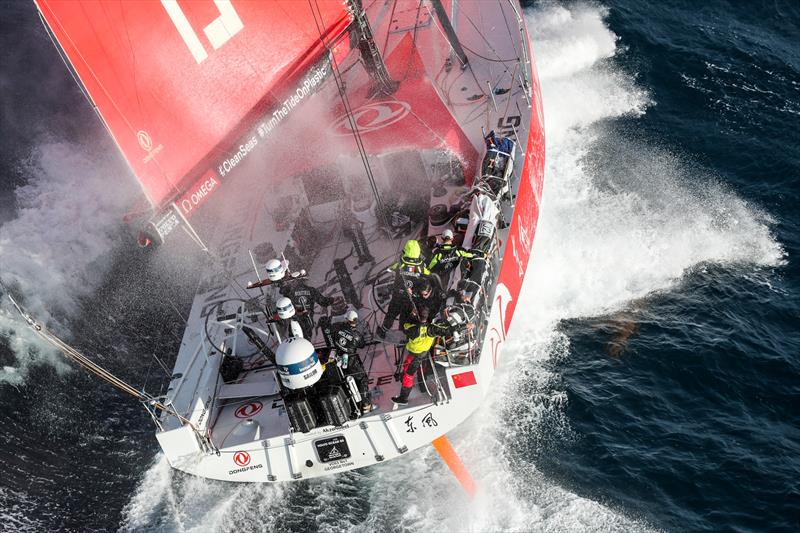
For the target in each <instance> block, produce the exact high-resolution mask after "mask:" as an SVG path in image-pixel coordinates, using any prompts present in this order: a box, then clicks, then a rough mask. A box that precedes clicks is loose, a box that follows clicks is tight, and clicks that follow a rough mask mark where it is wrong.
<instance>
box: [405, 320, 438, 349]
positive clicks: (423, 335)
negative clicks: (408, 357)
mask: <svg viewBox="0 0 800 533" xmlns="http://www.w3.org/2000/svg"><path fill="white" fill-rule="evenodd" d="M414 326H415V324H406V325H405V326H403V328H404V329H406V330H409V329H411V328H413V327H414ZM434 342H436V336H435V335H434V336H430V335H429V333H428V326H423V325H420V326H419V333H418V334H417V336H416V337H413V338H410V339H408V342H406V350H408V352H409V353H412V354H414V355H418V354H423V353H425V352H427V351H428V350H430V349H431V347H432V346H433V343H434Z"/></svg>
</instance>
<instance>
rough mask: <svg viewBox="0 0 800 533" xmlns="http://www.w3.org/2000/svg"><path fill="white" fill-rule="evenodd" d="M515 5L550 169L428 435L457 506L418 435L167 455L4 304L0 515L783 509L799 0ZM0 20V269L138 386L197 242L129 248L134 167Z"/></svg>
mask: <svg viewBox="0 0 800 533" xmlns="http://www.w3.org/2000/svg"><path fill="white" fill-rule="evenodd" d="M525 16H526V18H527V20H528V23H529V29H530V32H531V37H532V40H533V46H534V51H535V57H536V61H537V65H538V69H539V76H540V78H541V81H542V89H543V98H544V107H545V119H546V126H547V169H546V172H547V174H546V183H545V190H544V202H543V205H542V213H541V219H540V225H539V230H538V233H537V235H536V240H535V242H534V248H533V256H532V263H531V267H530V270H529V273H528V277H527V279H526V284H525V287H524V291H523V296H522V298H523V299H524V305H521V306H520V309H525V310H526V311H525V312H520V313H518V314H517V316H515V318H514V323H513V325H512V332H511V336H510V340H509V344H508V346H507V347H506V351H505V353H504V356H503V360H502V363H501V367H500V368H499V372H498V374H497V375H496V376H495V382H494V383H495V385H494V390H493V391H492V392H491V394H490V395H489V397H488V398H487V401H486V404H485V405H484V406H483V407H482V408H481V409H480V410H479V411H478V412H477V413H476V414H475V415H474V416H473V417H471V418H470V419H469V420H468V421H467V422H466V423H465V424H463V425H462V426H460V427H459V428H458V429H457V430H456V431H454V432H453V433H452V434H451V435H450V439H451V441H452V442H453V444H454V446H455V447H456V448H457V450H458V451H459V452H460V454H461V455H462V458H463V459H464V461H465V463H466V464H467V465H468V467H469V468H470V469H471V471H472V473H473V475H474V477H475V478H476V479H477V480H478V484H479V493H478V496H477V498H476V499H475V501H472V502H470V501H467V500H466V498H465V497H464V495H463V493H462V492H461V490H460V488H459V487H458V485H457V483H456V481H455V480H454V478H453V477H452V476H451V475H450V474H449V472H448V471H447V469H446V467H445V466H444V465H443V464H442V463H441V461H440V460H439V459H438V457H437V456H436V454H435V452H434V451H433V450H432V449H423V450H418V451H416V452H414V453H411V454H409V456H408V457H406V458H404V459H401V460H396V461H392V462H389V463H387V464H383V465H380V466H378V467H374V468H368V469H364V470H360V471H356V472H350V473H347V474H344V475H340V476H338V477H335V478H326V479H320V480H313V481H308V482H300V483H293V484H287V485H278V486H263V485H238V484H226V483H220V482H213V481H208V480H202V479H197V478H193V477H190V476H185V475H182V474H180V473H176V472H173V471H171V470H170V469H169V467H168V466H167V464H166V461H165V460H164V458H163V456H162V455H161V454H160V453H159V450H158V446H157V444H156V442H155V439H154V437H153V435H152V427H151V426H152V425H151V423H150V421H149V420H148V419H147V417H146V415H145V414H144V413H143V412H142V410H141V408H140V407H139V406H138V405H136V402H134V401H131V400H128V399H127V398H122V397H120V396H117V395H116V394H115V393H114V392H113V391H111V390H109V389H108V388H107V387H106V386H104V385H102V384H99V383H98V382H97V381H96V380H93V379H92V378H90V377H87V376H84V375H83V374H82V373H80V372H78V371H76V370H72V369H71V368H70V367H69V365H67V364H66V363H64V362H63V361H62V360H61V359H60V357H59V356H58V354H56V353H54V352H53V351H52V350H50V349H49V348H47V347H46V346H42V345H41V344H39V343H38V341H37V340H36V339H35V338H34V337H32V335H31V334H30V333H29V332H27V331H26V328H25V327H24V325H22V324H20V322H19V321H18V320H17V319H16V317H15V316H14V314H13V313H12V312H11V310H10V309H9V308H8V306H7V302H3V303H2V305H0V369H2V370H0V443H2V446H0V469H1V470H0V471H2V476H0V529H3V530H9V531H43V530H70V531H106V530H117V529H121V530H125V531H187V532H189V531H191V532H205V531H272V530H278V529H280V530H284V531H294V530H321V531H342V530H352V531H373V530H378V531H384V530H386V531H500V530H505V531H658V530H664V531H729V530H736V531H797V530H798V529H800V486H798V479H800V270H799V269H798V266H797V259H796V258H797V256H798V253H799V252H800V237H799V236H800V231H799V230H800V209H798V207H797V205H798V201H800V134H798V124H799V123H800V44H798V43H800V29H799V28H800V8H798V7H797V6H796V4H795V3H793V2H788V1H787V2H769V3H767V2H763V3H757V2H748V3H741V4H739V3H727V2H721V1H710V2H704V3H702V4H698V5H690V4H687V3H683V2H671V1H665V2H659V3H652V4H650V3H644V2H634V1H631V0H627V1H623V0H618V1H607V2H603V3H595V2H592V3H586V2H568V3H556V2H543V3H533V4H532V5H526V7H525ZM0 20H2V32H0V39H2V41H0V44H2V52H0V53H2V57H3V61H2V65H3V68H2V73H0V80H1V81H2V110H3V117H2V138H3V141H4V142H3V144H2V146H1V147H0V150H2V152H0V165H2V166H1V167H0V172H2V173H1V174H0V275H2V278H3V280H4V281H6V282H8V283H12V284H13V285H14V286H15V288H16V289H17V291H18V292H19V293H20V294H22V295H24V298H25V303H26V305H28V306H29V307H30V308H31V309H32V310H34V311H35V312H36V313H37V314H38V315H39V316H41V317H43V318H46V319H47V320H49V321H51V323H52V324H54V326H55V327H56V328H57V329H58V330H59V331H60V332H61V333H62V334H64V335H65V336H68V337H69V338H70V339H72V340H73V341H74V342H75V343H76V344H77V345H79V346H80V347H81V348H82V349H84V350H85V351H87V352H88V353H91V354H93V355H95V356H96V357H98V359H100V360H101V361H102V362H103V364H104V365H106V366H107V367H108V368H109V369H111V370H113V371H115V372H118V373H119V374H120V375H122V376H123V377H125V378H126V379H129V380H130V381H132V382H134V383H137V384H140V385H141V384H145V385H146V386H147V387H148V389H151V390H157V389H158V386H159V384H160V383H161V382H162V381H163V379H162V378H163V371H162V370H160V367H159V364H158V361H157V360H156V358H155V356H158V357H166V354H169V353H172V352H173V351H174V350H175V347H176V346H177V344H178V339H179V338H180V335H181V331H182V323H181V320H180V318H179V317H178V316H177V313H176V311H175V309H179V310H180V309H185V308H186V306H187V305H188V302H189V300H188V294H189V289H190V288H191V282H190V281H189V280H190V279H191V277H192V275H191V274H192V272H193V268H195V263H194V261H193V257H192V256H191V255H190V254H188V253H184V251H181V253H180V254H177V253H174V252H173V253H171V254H168V253H159V254H154V255H149V256H148V255H142V254H141V253H139V251H138V249H137V248H136V246H135V243H133V242H132V241H131V239H129V238H128V236H127V235H126V233H125V231H124V229H123V228H122V227H121V224H120V223H119V221H120V219H121V218H122V216H123V215H124V214H125V211H126V209H127V208H128V207H129V206H130V205H131V203H132V202H133V201H134V200H135V198H136V188H135V186H134V185H133V180H132V178H131V177H130V175H129V171H128V170H127V168H126V167H125V165H124V162H123V161H122V160H121V157H120V156H119V155H117V153H116V152H115V149H114V147H113V144H112V143H111V142H110V140H109V139H108V138H107V136H106V135H105V133H104V131H103V130H102V127H101V126H100V124H99V123H98V121H97V119H96V118H95V117H94V115H93V112H92V111H91V109H89V108H88V106H87V105H86V104H85V103H84V101H83V98H82V96H81V94H80V92H79V91H78V90H77V88H75V86H74V84H73V82H72V80H71V79H70V78H69V75H68V74H67V73H66V71H65V69H64V67H63V65H62V64H61V63H60V60H59V59H58V56H57V55H56V54H55V52H54V50H53V49H52V46H51V45H50V43H49V42H48V41H47V37H46V35H45V33H44V31H43V30H42V28H41V25H40V24H39V21H38V19H37V17H36V14H35V9H34V8H33V7H32V5H28V4H26V3H20V4H9V5H7V6H6V7H4V13H3V15H2V18H1V19H0ZM176 256H181V257H183V259H182V260H177V259H176ZM487 450H489V453H487Z"/></svg>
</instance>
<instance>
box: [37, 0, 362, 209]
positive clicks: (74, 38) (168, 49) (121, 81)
mask: <svg viewBox="0 0 800 533" xmlns="http://www.w3.org/2000/svg"><path fill="white" fill-rule="evenodd" d="M36 1H37V6H38V8H39V11H40V12H41V15H42V18H43V19H44V21H45V22H46V24H47V26H48V28H49V30H50V32H51V34H52V36H53V37H54V38H55V40H57V41H58V44H59V45H60V48H61V50H63V52H64V54H65V55H66V58H67V59H68V61H69V63H70V64H71V66H72V69H73V71H74V72H75V74H76V75H77V76H78V78H80V81H81V83H82V85H83V87H84V88H85V90H86V93H87V94H88V96H89V98H90V99H91V100H92V102H93V104H94V106H95V109H96V110H97V112H98V113H99V115H100V116H101V117H102V119H103V121H104V123H105V125H106V126H107V128H108V130H109V131H110V133H111V135H112V136H113V138H114V139H115V141H116V143H117V146H118V147H119V149H120V150H121V151H122V153H123V154H124V156H125V158H126V160H127V162H128V164H129V165H130V167H131V169H132V170H133V173H134V174H135V175H136V177H137V179H138V180H139V182H140V183H141V186H142V189H143V190H144V193H145V195H146V197H147V198H148V200H149V201H150V204H151V205H152V207H153V208H154V209H156V210H158V209H161V208H162V207H164V206H166V205H168V204H170V203H172V202H176V205H179V204H181V203H186V202H185V201H184V202H182V200H187V201H188V202H189V204H187V205H190V206H196V205H199V203H200V202H202V201H203V199H204V198H205V197H206V196H207V195H208V194H210V193H211V192H212V189H213V188H214V187H215V186H216V184H218V183H219V180H220V179H221V178H222V176H220V173H219V171H218V170H217V169H218V167H219V165H220V164H222V163H224V162H225V161H231V160H234V161H235V160H236V158H237V157H241V156H242V155H243V154H240V152H244V155H246V153H247V152H248V151H249V150H251V149H252V148H253V146H252V145H251V143H244V144H241V146H240V145H239V142H240V138H241V136H242V135H243V133H245V132H246V130H247V129H248V128H249V127H250V126H251V125H252V123H253V121H254V120H255V118H256V117H258V116H259V115H262V114H264V113H265V112H267V111H270V110H271V109H273V108H275V107H277V106H278V105H280V103H281V102H283V101H284V100H285V98H286V94H287V92H288V91H290V90H294V87H295V86H296V85H297V84H298V83H303V81H304V80H303V77H304V76H308V73H309V71H310V70H312V69H313V67H314V65H315V64H316V63H318V62H320V60H322V59H323V58H325V57H326V56H327V55H328V54H329V52H328V49H329V48H330V46H331V44H332V43H334V42H335V41H336V39H337V38H339V37H341V36H342V35H343V34H344V32H345V31H346V29H347V27H348V25H349V24H350V17H349V16H348V14H347V12H346V10H345V8H344V5H343V3H342V1H341V0H314V1H313V2H301V1H297V0H270V2H269V8H268V9H264V5H263V3H262V2H252V1H251V2H237V3H235V4H232V3H231V2H230V0H213V1H212V0H204V1H191V2H190V1H181V2H178V1H177V0H160V1H152V2H130V1H124V0H117V1H110V0H105V1H97V0H36ZM323 43H324V44H323ZM305 81H309V80H305ZM316 81H317V82H319V81H321V80H316ZM313 82H314V79H311V80H310V81H309V83H313ZM256 142H257V141H256ZM234 145H235V146H234ZM181 215H183V216H185V215H188V211H187V210H184V212H183V213H181Z"/></svg>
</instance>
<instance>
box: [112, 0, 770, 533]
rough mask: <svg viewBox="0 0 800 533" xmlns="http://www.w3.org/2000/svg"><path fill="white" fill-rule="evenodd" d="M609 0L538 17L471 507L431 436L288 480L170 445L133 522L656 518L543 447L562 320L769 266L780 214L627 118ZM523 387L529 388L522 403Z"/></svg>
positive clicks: (632, 95) (635, 108)
mask: <svg viewBox="0 0 800 533" xmlns="http://www.w3.org/2000/svg"><path fill="white" fill-rule="evenodd" d="M605 16H606V11H605V10H604V9H603V8H602V7H598V6H596V5H581V4H578V5H572V6H571V7H569V8H566V7H561V6H555V5H551V4H545V5H543V6H540V7H539V8H537V9H534V10H528V11H526V17H527V19H528V22H529V25H530V28H531V32H530V33H531V35H532V36H533V38H534V49H535V53H536V59H537V63H538V69H539V74H540V78H541V82H542V88H543V98H544V105H545V119H546V124H547V168H546V182H545V189H544V200H543V205H542V211H541V219H540V224H539V229H538V232H537V235H536V240H535V243H534V248H533V255H532V264H531V267H530V270H529V273H528V276H527V280H526V283H525V287H524V290H523V294H522V295H521V299H522V300H523V301H522V302H521V303H522V304H523V305H519V306H518V309H525V312H524V314H523V313H522V312H520V313H518V314H517V315H516V317H515V320H514V323H513V326H512V332H511V335H510V339H509V341H508V343H507V346H506V348H505V352H504V357H505V361H504V362H503V364H501V368H500V369H499V371H498V374H497V375H496V376H495V387H494V391H493V392H492V393H490V394H489V397H488V398H487V401H486V404H485V406H484V407H483V408H482V409H481V410H480V411H479V412H478V413H476V414H475V415H474V416H473V417H471V418H470V419H469V420H468V421H467V422H465V423H464V424H463V425H462V426H460V427H459V428H458V429H457V430H456V431H454V432H453V433H452V434H451V438H452V440H453V442H454V445H455V446H456V448H457V449H458V451H459V453H460V454H461V455H462V458H463V459H464V461H465V462H466V464H467V465H469V468H470V469H471V471H472V473H473V475H474V476H475V478H476V479H477V480H478V483H479V493H478V496H477V497H476V499H475V500H474V501H471V502H470V501H467V499H466V498H465V497H464V495H463V493H462V491H461V489H460V488H459V487H458V485H457V483H456V481H455V480H454V478H453V477H452V476H451V475H450V474H449V472H448V471H447V470H446V467H445V466H444V465H443V464H442V462H441V461H440V460H439V458H438V456H436V453H435V452H434V451H433V449H432V448H428V449H420V450H417V451H415V452H412V453H410V454H409V457H406V458H405V459H400V460H395V461H391V462H389V463H387V464H383V465H380V466H379V467H372V468H368V469H364V470H360V471H356V472H348V473H345V474H342V475H339V476H337V477H333V478H324V479H319V480H311V481H308V482H303V483H292V484H286V485H280V486H272V485H255V486H254V485H243V486H242V485H230V484H224V483H219V482H214V481H209V480H204V479H198V478H193V477H191V476H185V475H183V474H180V473H176V472H173V471H171V470H170V468H169V466H168V465H167V463H166V460H165V459H164V458H163V456H161V455H159V456H158V457H157V458H156V459H155V462H154V464H153V466H152V467H151V468H150V469H149V470H148V471H147V472H146V474H145V475H144V477H143V479H142V481H141V482H140V485H139V488H138V490H137V492H136V494H135V495H134V496H133V497H132V499H131V501H130V502H129V504H128V505H127V507H126V509H125V511H124V521H123V529H127V530H140V529H153V528H155V529H161V530H170V531H171V530H179V531H198V532H199V531H208V530H216V531H239V530H247V529H249V530H252V529H259V530H273V529H278V528H280V529H286V530H295V529H309V528H314V529H315V530H319V531H332V532H333V531H341V530H351V531H371V530H392V531H396V530H407V531H416V530H443V531H487V530H538V531H565V530H572V531H574V530H590V531H631V530H646V529H650V526H649V525H648V524H647V523H646V522H645V521H644V520H640V519H638V518H637V517H635V516H629V515H628V514H627V513H626V512H625V510H620V509H613V508H610V507H608V506H606V505H604V504H602V503H598V502H595V501H592V500H591V499H588V498H585V497H582V496H579V495H576V494H574V493H572V492H570V491H569V490H567V489H565V488H563V487H561V486H559V484H558V483H557V482H555V481H554V480H552V479H548V477H547V476H546V475H545V474H543V473H542V472H540V471H539V470H538V469H537V467H536V465H535V464H534V462H533V460H532V459H531V457H532V456H533V455H535V453H533V452H535V451H536V449H537V448H540V447H543V446H546V445H547V443H548V442H563V441H566V440H569V439H571V438H572V435H571V430H570V428H569V423H568V421H567V419H566V416H565V415H564V405H565V402H566V393H565V392H564V390H563V387H561V386H560V385H559V382H558V378H557V375H556V374H555V373H554V372H553V371H552V370H551V365H552V363H553V362H554V361H555V362H557V361H558V360H560V359H562V358H565V357H567V356H568V354H569V351H570V344H569V340H568V338H567V337H566V336H564V335H563V334H562V333H560V332H559V330H558V328H557V323H558V322H559V321H560V320H563V319H567V318H573V317H581V316H593V315H598V314H604V313H608V312H609V311H613V310H615V309H619V308H621V307H623V306H625V305H626V304H628V303H630V302H631V301H632V300H636V299H639V298H642V297H645V296H647V295H648V294H650V293H653V292H657V291H665V290H669V288H670V287H672V286H674V285H675V284H676V283H678V282H679V281H680V279H681V277H682V276H683V275H684V274H685V273H686V272H687V271H690V270H691V269H692V268H695V267H696V266H697V265H701V264H703V263H707V262H713V263H721V264H730V265H735V264H745V265H757V266H771V265H777V264H780V263H781V262H782V261H783V260H784V251H783V249H782V248H781V246H780V244H779V243H778V242H777V241H776V240H775V238H774V237H773V236H772V234H771V232H770V224H771V220H770V218H769V217H768V216H767V215H766V214H765V213H763V212H761V211H760V210H759V209H757V208H756V207H754V206H752V205H749V204H748V203H747V202H745V201H744V200H742V199H741V198H740V197H739V196H737V195H736V194H735V193H734V192H732V191H730V190H728V189H726V188H725V187H724V186H723V185H721V184H720V183H719V182H718V181H717V180H716V179H715V178H714V176H713V175H711V174H709V173H708V172H707V171H705V170H703V169H702V168H699V167H697V166H696V165H694V164H692V163H691V162H688V161H687V159H688V158H686V157H683V156H681V155H676V154H673V153H671V152H670V151H669V150H667V149H665V148H663V147H660V146H658V145H654V144H653V143H652V142H650V143H648V141H646V140H641V139H639V138H637V137H636V135H635V134H632V133H630V132H626V131H625V130H624V129H623V128H620V127H618V123H619V122H620V121H619V120H615V119H620V118H624V117H630V118H635V117H637V116H639V115H642V114H643V113H645V112H646V110H647V108H648V106H650V105H652V103H653V102H652V101H651V97H650V96H649V94H648V92H647V90H645V89H643V88H641V87H640V86H638V85H637V84H636V82H635V80H634V78H633V76H632V75H631V74H630V73H626V72H624V71H623V70H622V69H620V67H619V66H618V65H616V64H615V63H614V59H613V58H614V57H615V55H617V54H619V53H621V52H622V51H621V50H620V48H619V43H618V39H617V36H616V35H615V34H614V33H613V32H612V31H611V30H610V29H609V28H608V26H607V25H606V24H605V22H604V18H605ZM520 398H522V399H524V400H523V401H520Z"/></svg>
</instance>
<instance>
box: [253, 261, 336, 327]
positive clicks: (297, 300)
mask: <svg viewBox="0 0 800 533" xmlns="http://www.w3.org/2000/svg"><path fill="white" fill-rule="evenodd" d="M266 269H267V277H268V278H269V280H270V281H271V282H272V284H274V285H276V286H277V287H278V291H279V293H280V295H281V296H285V297H287V298H289V299H290V300H291V301H292V303H293V304H294V307H295V310H296V312H297V321H298V322H299V323H300V327H302V328H303V337H305V338H306V339H309V340H310V339H311V338H312V336H313V335H314V304H319V305H321V306H322V307H327V306H329V305H331V303H333V299H332V298H328V297H327V296H324V295H323V294H322V293H321V292H319V290H318V289H317V288H316V287H311V286H309V285H308V284H306V282H305V279H304V278H303V277H302V274H304V271H301V272H300V274H296V277H294V276H295V275H293V276H291V277H288V278H287V277H286V271H287V268H286V265H285V263H283V262H282V261H280V260H278V259H272V260H270V261H268V262H267V265H266Z"/></svg>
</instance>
